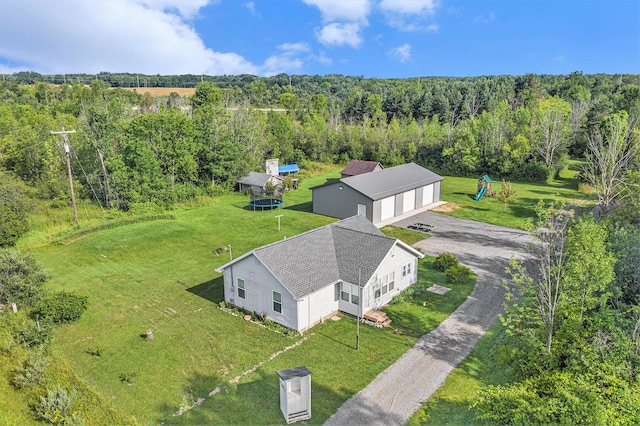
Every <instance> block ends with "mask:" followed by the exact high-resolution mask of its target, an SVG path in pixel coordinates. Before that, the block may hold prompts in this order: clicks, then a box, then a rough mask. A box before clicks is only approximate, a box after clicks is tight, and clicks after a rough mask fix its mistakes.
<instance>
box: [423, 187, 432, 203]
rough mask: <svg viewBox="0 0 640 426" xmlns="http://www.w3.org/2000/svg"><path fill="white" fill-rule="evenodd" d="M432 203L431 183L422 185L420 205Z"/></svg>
mask: <svg viewBox="0 0 640 426" xmlns="http://www.w3.org/2000/svg"><path fill="white" fill-rule="evenodd" d="M431 203H433V184H431V185H427V186H423V187H422V205H423V206H426V205H427V204H431Z"/></svg>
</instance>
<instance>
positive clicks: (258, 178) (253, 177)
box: [238, 172, 271, 187]
mask: <svg viewBox="0 0 640 426" xmlns="http://www.w3.org/2000/svg"><path fill="white" fill-rule="evenodd" d="M269 179H271V175H270V174H267V173H258V172H249V174H248V175H247V176H244V177H243V178H242V179H240V180H239V181H238V183H241V184H243V185H251V186H260V187H262V186H264V185H265V184H266V183H267V182H268V181H269Z"/></svg>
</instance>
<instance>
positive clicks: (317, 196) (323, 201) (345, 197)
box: [312, 182, 379, 223]
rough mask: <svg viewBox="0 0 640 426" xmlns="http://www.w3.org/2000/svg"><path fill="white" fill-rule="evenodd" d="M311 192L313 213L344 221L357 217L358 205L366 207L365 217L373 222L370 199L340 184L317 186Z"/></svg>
mask: <svg viewBox="0 0 640 426" xmlns="http://www.w3.org/2000/svg"><path fill="white" fill-rule="evenodd" d="M340 188H342V189H340ZM312 191H313V212H314V213H317V214H323V215H325V216H331V217H337V218H339V219H346V218H348V217H351V216H355V215H357V214H358V204H364V205H365V206H367V214H366V217H367V219H369V220H371V221H372V222H373V220H372V219H373V202H372V201H371V199H370V198H367V197H365V196H364V195H362V194H361V193H359V192H358V191H355V190H354V189H353V188H351V187H349V186H347V185H345V184H343V183H342V182H336V183H334V184H329V185H324V186H318V187H316V188H313V189H312ZM378 215H379V213H378ZM378 217H379V216H378ZM374 223H375V222H374Z"/></svg>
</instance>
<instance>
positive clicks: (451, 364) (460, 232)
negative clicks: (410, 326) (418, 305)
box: [325, 212, 531, 425]
mask: <svg viewBox="0 0 640 426" xmlns="http://www.w3.org/2000/svg"><path fill="white" fill-rule="evenodd" d="M414 222H423V223H427V224H430V225H434V226H435V228H434V229H433V230H432V231H431V232H430V234H431V238H428V239H426V240H422V241H420V242H418V243H417V244H415V245H414V247H416V248H419V249H421V250H422V252H423V253H425V254H429V255H436V256H437V255H439V254H440V253H443V252H449V253H453V254H455V255H456V256H457V257H458V259H459V260H460V263H463V264H465V265H466V266H468V267H470V268H471V269H472V270H473V271H474V272H475V273H476V275H477V277H478V278H477V280H476V286H475V288H474V290H473V292H472V293H471V295H470V296H469V297H468V298H467V300H466V301H465V302H464V303H463V304H462V305H460V306H459V307H458V309H456V310H455V311H454V312H453V313H452V314H451V315H450V316H449V317H448V318H447V319H446V320H445V321H443V322H442V324H440V326H438V328H436V329H435V330H433V331H432V332H431V333H429V334H426V335H424V336H422V337H421V338H420V339H418V342H417V343H416V345H415V346H414V347H413V348H411V349H410V350H408V351H407V352H406V353H405V354H404V355H402V357H400V358H399V359H398V360H397V361H396V362H395V363H394V364H393V365H391V366H390V367H389V368H387V369H386V370H385V371H383V372H382V373H380V374H379V375H378V376H377V377H376V378H375V379H374V380H373V381H372V382H371V383H370V384H369V385H368V386H367V387H366V388H364V389H362V390H361V391H360V392H358V393H357V394H355V395H354V396H353V397H352V398H351V399H349V400H348V401H346V402H345V403H344V404H343V405H342V406H341V407H340V408H339V409H338V411H337V412H336V413H335V414H333V415H332V416H331V417H330V418H329V419H328V420H327V421H326V422H325V425H365V424H366V425H403V424H405V423H406V422H407V420H408V419H409V418H410V417H411V416H412V415H413V413H414V412H415V411H416V410H418V409H419V408H420V407H421V406H422V404H423V403H424V402H425V401H426V400H427V399H429V397H430V396H431V395H432V394H433V393H434V392H435V391H436V390H437V389H438V388H439V387H440V385H441V384H442V383H443V382H444V380H445V379H446V377H447V376H448V375H449V373H450V372H451V370H453V369H454V368H455V367H456V366H457V365H458V364H459V363H460V362H461V361H462V360H463V359H464V358H465V357H466V356H467V355H468V354H469V353H470V352H471V349H473V347H474V346H475V344H476V343H477V342H478V340H479V339H480V338H481V337H482V336H483V335H484V333H485V332H486V331H487V330H488V329H489V328H490V327H491V326H492V325H493V323H494V322H495V321H496V319H497V318H498V314H499V313H501V312H502V310H503V309H502V303H503V300H504V289H503V286H502V280H503V279H504V278H506V275H505V268H506V267H507V266H508V263H509V259H510V258H511V256H512V255H514V256H515V257H516V258H518V259H526V258H528V257H529V255H528V253H527V251H526V248H527V246H528V245H529V244H530V243H531V240H530V239H529V236H528V235H529V234H528V233H527V232H525V231H521V230H517V229H511V228H505V227H501V226H495V225H489V224H486V223H480V222H474V221H470V220H464V219H457V218H453V217H450V216H444V215H440V214H436V213H431V212H423V213H419V214H417V215H415V216H412V217H411V218H408V219H404V220H402V221H400V222H397V223H394V226H400V227H406V226H408V225H411V224H412V223H414Z"/></svg>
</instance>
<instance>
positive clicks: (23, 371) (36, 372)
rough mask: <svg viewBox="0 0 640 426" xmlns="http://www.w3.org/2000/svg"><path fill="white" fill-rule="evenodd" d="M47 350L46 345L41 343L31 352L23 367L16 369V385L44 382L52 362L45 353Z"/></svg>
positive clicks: (19, 386)
mask: <svg viewBox="0 0 640 426" xmlns="http://www.w3.org/2000/svg"><path fill="white" fill-rule="evenodd" d="M45 350H46V346H45V345H40V347H38V348H37V349H34V350H32V351H30V352H29V358H28V359H27V360H26V361H25V362H24V364H23V365H22V367H20V368H18V369H17V370H16V372H15V374H14V376H13V384H14V385H16V387H18V388H21V387H23V386H31V385H39V384H42V377H43V375H44V372H45V370H46V369H47V367H48V366H49V364H50V363H51V360H50V359H49V357H47V356H46V355H45Z"/></svg>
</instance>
